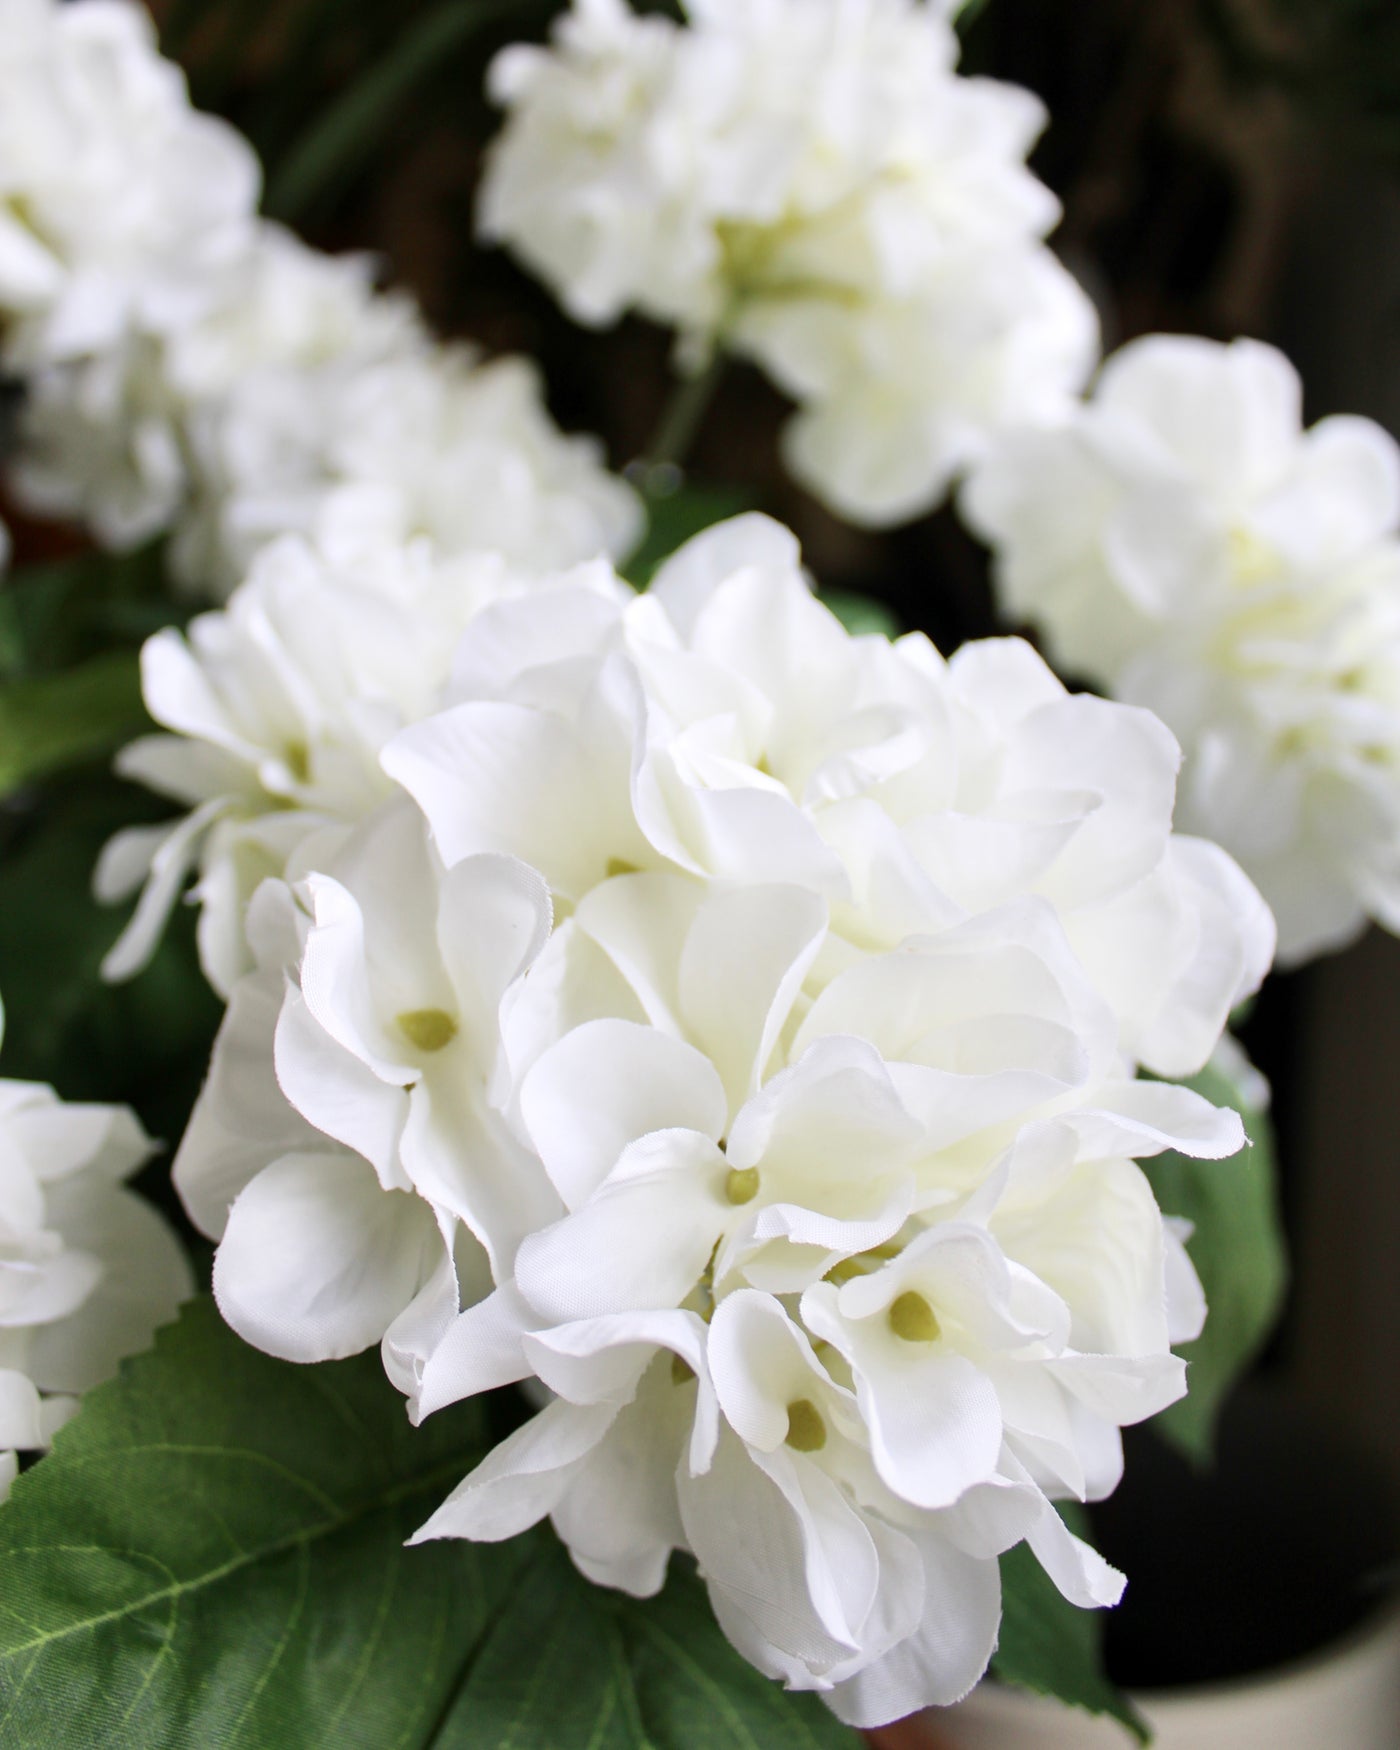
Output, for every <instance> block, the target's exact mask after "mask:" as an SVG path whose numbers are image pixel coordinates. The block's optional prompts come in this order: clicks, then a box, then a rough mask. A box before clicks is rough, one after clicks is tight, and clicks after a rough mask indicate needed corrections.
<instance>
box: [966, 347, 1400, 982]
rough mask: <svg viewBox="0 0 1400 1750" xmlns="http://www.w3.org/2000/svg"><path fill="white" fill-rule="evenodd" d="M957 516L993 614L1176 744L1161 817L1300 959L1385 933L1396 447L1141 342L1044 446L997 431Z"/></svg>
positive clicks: (1397, 748)
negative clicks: (998, 611)
mask: <svg viewBox="0 0 1400 1750" xmlns="http://www.w3.org/2000/svg"><path fill="white" fill-rule="evenodd" d="M964 504H965V508H966V510H967V512H968V514H969V516H970V518H971V520H972V522H973V524H974V526H976V527H977V528H979V529H980V531H981V532H982V533H983V534H984V535H985V536H986V538H987V539H988V540H989V541H990V542H991V543H992V544H993V547H994V549H995V554H996V575H997V581H998V588H999V591H1000V595H1001V600H1002V603H1003V605H1004V607H1005V609H1006V611H1007V612H1008V613H1009V614H1010V615H1012V616H1013V617H1015V618H1017V619H1020V620H1026V621H1030V622H1033V623H1034V624H1035V626H1036V627H1037V628H1038V629H1039V630H1040V631H1041V633H1042V634H1043V635H1044V638H1045V641H1046V646H1047V648H1048V650H1049V651H1050V653H1051V655H1052V657H1053V658H1054V660H1055V661H1056V662H1057V664H1059V665H1060V667H1061V668H1062V669H1063V670H1064V671H1065V672H1067V673H1071V674H1075V675H1078V676H1081V677H1083V678H1084V679H1086V680H1089V681H1091V682H1093V683H1095V684H1097V685H1099V686H1101V687H1103V688H1105V689H1106V690H1108V691H1110V692H1111V693H1112V694H1113V695H1114V696H1115V697H1116V698H1119V699H1123V700H1128V701H1132V702H1134V703H1136V704H1140V705H1145V706H1147V707H1149V708H1150V709H1151V710H1153V711H1154V712H1156V713H1157V714H1158V715H1159V716H1160V717H1161V718H1162V719H1163V720H1164V721H1165V722H1166V723H1167V724H1169V725H1170V727H1171V728H1172V730H1173V731H1174V732H1175V734H1176V735H1177V737H1178V738H1179V739H1180V741H1181V743H1182V746H1183V748H1184V749H1185V751H1186V765H1185V770H1184V774H1183V782H1182V787H1181V797H1180V803H1179V808H1178V818H1179V819H1180V820H1181V821H1182V823H1183V824H1184V825H1186V826H1187V827H1189V829H1190V830H1192V831H1195V832H1200V833H1203V834H1205V835H1207V836H1209V837H1210V838H1212V839H1215V840H1217V841H1218V842H1219V843H1221V844H1223V845H1225V846H1227V847H1228V848H1229V849H1230V850H1231V851H1232V852H1233V853H1234V855H1235V856H1236V857H1238V859H1239V860H1240V862H1241V863H1242V864H1243V866H1244V867H1245V868H1246V869H1247V870H1248V871H1249V873H1250V875H1251V876H1252V877H1253V879H1254V880H1255V881H1256V882H1257V883H1258V884H1259V887H1260V888H1261V889H1262V891H1263V893H1264V895H1265V897H1266V898H1267V899H1268V901H1269V903H1270V904H1271V906H1272V907H1273V909H1274V911H1275V913H1276V915H1277V918H1278V924H1279V954H1280V959H1281V960H1282V961H1284V962H1290V963H1297V962H1299V961H1302V960H1305V959H1307V958H1309V957H1310V956H1311V955H1313V954H1316V953H1318V952H1320V951H1322V950H1324V949H1328V948H1334V947H1337V946H1340V945H1341V944H1343V943H1345V942H1346V941H1348V940H1350V939H1351V938H1352V937H1354V936H1355V935H1357V934H1358V933H1359V932H1360V930H1361V929H1362V928H1363V927H1364V925H1365V923H1366V920H1367V918H1368V917H1374V918H1376V919H1378V920H1379V921H1380V922H1382V923H1384V924H1385V925H1386V926H1387V927H1388V928H1391V929H1396V928H1400V538H1397V537H1400V450H1397V447H1396V445H1395V443H1394V441H1393V439H1391V438H1390V437H1389V436H1388V435H1387V434H1386V433H1385V432H1384V431H1382V430H1381V429H1380V427H1378V426H1376V425H1373V424H1372V423H1371V422H1370V421H1369V420H1364V419H1354V418H1340V417H1339V418H1330V419H1324V420H1322V421H1321V422H1320V423H1319V424H1317V425H1315V426H1313V427H1312V428H1311V429H1309V430H1306V431H1305V430H1304V429H1303V427H1302V422H1301V390H1300V386H1299V382H1298V378H1297V375H1296V373H1295V372H1294V371H1293V369H1292V367H1291V366H1290V365H1289V363H1288V362H1287V360H1286V359H1284V358H1283V357H1282V355H1281V354H1279V353H1277V352H1275V351H1274V350H1273V349H1272V348H1269V347H1265V346H1261V345H1258V344H1256V343H1253V342H1250V341H1236V342H1234V343H1233V344H1232V345H1229V346H1221V345H1217V344H1215V343H1212V342H1208V341H1204V340H1195V339H1186V338H1173V337H1153V338H1151V339H1148V340H1143V341H1138V342H1136V343H1134V344H1133V345H1131V346H1128V347H1125V348H1124V349H1123V351H1122V352H1121V353H1119V354H1118V355H1117V356H1116V357H1115V358H1113V359H1112V360H1110V361H1109V363H1108V365H1107V366H1106V367H1105V369H1104V371H1103V374H1102V376H1101V378H1100V380H1099V383H1098V386H1097V388H1096V390H1095V392H1094V395H1093V397H1092V399H1091V400H1090V401H1089V402H1088V403H1087V404H1086V405H1085V407H1084V408H1083V410H1082V412H1081V413H1080V414H1079V415H1078V416H1077V417H1076V418H1075V419H1074V420H1072V421H1070V422H1067V423H1066V424H1064V425H1063V426H1062V427H1061V428H1060V429H1058V430H1056V431H1054V432H1048V431H1047V432H1039V433H1031V432H1027V433H1023V434H1020V435H1018V436H1016V437H1014V438H1011V439H1009V440H1008V441H1007V442H1006V443H1005V444H1004V445H1003V446H1002V447H1001V448H1000V449H998V451H997V452H996V453H995V454H994V455H993V457H992V458H991V459H990V460H989V461H988V462H987V463H986V465H985V466H984V467H983V468H982V469H981V470H980V471H979V473H978V474H977V475H975V476H974V478H973V479H972V480H971V482H970V483H969V487H968V489H967V491H966V494H965V498H964Z"/></svg>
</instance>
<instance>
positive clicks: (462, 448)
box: [173, 299, 642, 595]
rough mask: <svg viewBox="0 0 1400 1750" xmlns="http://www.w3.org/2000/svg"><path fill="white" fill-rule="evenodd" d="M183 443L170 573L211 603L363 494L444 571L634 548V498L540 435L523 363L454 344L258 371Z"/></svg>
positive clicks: (559, 435) (542, 415) (581, 452)
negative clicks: (443, 562)
mask: <svg viewBox="0 0 1400 1750" xmlns="http://www.w3.org/2000/svg"><path fill="white" fill-rule="evenodd" d="M380 302H381V303H382V302H383V300H382V299H381V300H380ZM188 430H189V443H190V447H191V451H192V454H193V479H194V496H193V499H192V501H191V504H190V506H189V508H188V510H187V512H186V513H185V515H184V516H183V517H182V518H181V520H180V521H179V523H178V524H177V527H176V531H175V541H174V547H173V560H174V563H175V565H176V568H177V570H178V572H179V573H180V575H181V577H182V578H183V579H184V580H185V581H186V582H187V583H188V584H190V585H192V586H194V587H198V588H200V589H203V590H206V591H210V592H212V593H215V594H220V595H223V594H226V593H227V591H228V589H229V587H230V586H231V585H232V584H233V583H235V582H237V581H238V579H239V578H240V577H242V575H243V574H244V571H245V569H246V567H247V566H248V565H249V563H250V562H251V560H252V558H253V556H254V555H255V554H256V553H257V551H258V549H259V548H260V547H261V546H263V545H264V544H265V543H266V542H267V541H268V540H269V539H271V538H273V537H275V536H277V535H279V534H282V533H284V532H288V531H295V532H302V533H305V532H309V531H310V530H312V529H313V528H314V527H315V524H316V521H317V518H318V517H319V515H320V514H321V511H322V508H323V507H324V505H325V504H326V502H327V501H328V499H331V498H333V497H334V496H335V495H336V494H338V493H339V492H341V491H342V490H343V489H344V488H346V487H347V486H350V487H359V486H363V487H369V488H372V489H374V491H375V492H377V493H378V494H380V495H382V496H383V498H384V499H386V500H387V501H389V502H390V504H391V507H392V514H393V518H394V523H395V527H396V530H397V534H398V537H399V538H400V539H402V540H405V541H407V540H412V539H416V538H420V537H426V538H427V539H429V540H431V541H432V543H433V545H434V546H435V547H436V549H437V550H438V552H439V553H440V554H441V555H442V556H443V557H444V558H455V557H457V556H459V555H462V554H467V553H485V552H491V553H498V554H500V555H502V556H503V557H505V558H506V559H507V560H509V561H510V562H511V563H512V564H513V565H517V566H521V567H524V568H527V569H533V570H535V571H538V572H548V571H552V570H555V569H559V568H562V567H566V566H569V565H574V564H577V563H580V562H582V561H584V560H588V559H592V558H594V557H595V556H597V555H599V554H605V555H610V556H612V557H613V558H615V559H616V558H621V557H622V556H623V555H624V554H626V553H627V552H629V551H630V550H631V549H632V547H634V546H635V544H636V542H637V540H638V538H639V536H640V534H641V527H642V513H641V505H640V501H639V500H638V498H637V496H636V494H635V493H634V492H633V490H632V488H631V487H630V486H628V485H627V484H626V483H625V482H624V481H623V480H621V479H619V478H618V477H617V476H616V475H613V474H610V473H608V471H607V469H606V468H605V467H604V465H603V459H602V455H601V451H600V446H599V444H598V443H597V441H596V439H593V438H590V437H585V436H566V435H565V434H564V433H563V432H561V431H560V430H559V428H558V427H557V426H556V425H555V424H554V422H553V420H552V419H551V418H550V415H549V411H548V409H547V407H546V405H545V399H544V393H543V385H542V383H541V381H540V375H539V372H538V370H537V369H536V368H535V366H534V365H533V364H532V363H531V362H530V361H529V360H527V359H524V358H499V359H494V360H484V359H481V358H480V357H479V356H478V355H477V353H476V352H475V350H474V349H473V348H470V347H467V346H464V345H460V344H459V345H453V346H439V345H432V346H427V345H422V346H412V347H400V348H398V349H396V350H392V351H386V352H384V353H383V354H382V355H381V356H378V357H367V356H364V355H356V354H355V353H353V352H350V353H347V352H341V353H338V354H331V355H329V356H327V357H325V358H324V359H323V360H321V361H319V362H316V363H312V364H308V365H306V366H304V367H303V368H301V369H299V370H296V371H291V372H288V371H286V370H283V369H281V368H279V367H278V365H277V364H276V361H275V360H268V361H258V363H257V366H256V368H254V369H251V370H248V371H245V372H243V373H241V374H240V376H239V378H238V381H237V382H236V383H235V384H233V385H231V387H230V389H229V391H228V392H227V393H226V394H223V395H220V396H210V397H206V398H205V399H204V400H203V401H202V402H201V403H200V404H199V405H198V408H197V410H196V411H195V413H194V414H193V415H192V416H191V419H190V421H189V427H188Z"/></svg>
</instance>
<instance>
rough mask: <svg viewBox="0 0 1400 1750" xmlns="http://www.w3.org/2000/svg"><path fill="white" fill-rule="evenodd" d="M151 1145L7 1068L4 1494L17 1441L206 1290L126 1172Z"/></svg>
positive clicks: (33, 1439)
mask: <svg viewBox="0 0 1400 1750" xmlns="http://www.w3.org/2000/svg"><path fill="white" fill-rule="evenodd" d="M0 1030H3V1016H0ZM150 1154H151V1143H150V1140H149V1138H148V1137H147V1136H146V1135H145V1134H144V1132H143V1131H142V1129H141V1126H140V1125H139V1124H138V1123H137V1122H136V1119H135V1118H134V1117H133V1115H132V1114H131V1113H130V1112H129V1111H128V1110H127V1109H126V1107H124V1106H89V1105H76V1104H72V1103H69V1102H65V1101H62V1100H59V1099H58V1098H57V1097H56V1096H55V1094H54V1092H53V1089H52V1088H47V1087H43V1086H40V1085H39V1084H38V1083H35V1082H18V1081H12V1080H5V1079H0V1498H3V1496H4V1495H5V1493H7V1492H8V1490H9V1487H10V1484H11V1483H12V1482H13V1481H14V1477H15V1472H16V1469H17V1468H18V1460H17V1454H18V1453H19V1452H34V1451H40V1450H42V1449H43V1448H45V1447H47V1446H48V1445H49V1443H50V1441H51V1440H52V1438H53V1435H54V1432H55V1430H56V1429H58V1428H60V1427H61V1426H62V1425H63V1423H64V1422H66V1421H67V1420H68V1418H69V1417H70V1416H71V1415H72V1414H73V1412H74V1411H75V1410H76V1409H77V1400H78V1395H79V1394H80V1393H82V1392H85V1391H87V1390H88V1389H89V1387H91V1386H94V1385H97V1384H99V1383H100V1382H101V1381H102V1380H104V1379H107V1378H109V1377H110V1376H111V1375H112V1374H113V1373H115V1372H116V1369H117V1363H118V1362H119V1361H121V1360H122V1359H123V1357H125V1356H127V1355H131V1354H134V1353H135V1352H136V1351H137V1350H139V1349H143V1348H145V1346H146V1345H147V1344H148V1343H149V1342H150V1339H151V1336H152V1333H153V1332H154V1331H155V1329H156V1327H157V1326H158V1325H161V1324H164V1323H165V1322H166V1321H167V1320H169V1319H171V1318H173V1317H174V1314H175V1309H176V1307H177V1306H178V1305H179V1303H180V1302H181V1301H182V1300H184V1299H185V1298H186V1297H187V1296H189V1295H190V1294H192V1293H193V1291H194V1284H193V1282H192V1281H191V1278H190V1272H189V1266H188V1265H187V1264H186V1262H185V1256H184V1252H183V1251H182V1250H181V1247H180V1244H179V1242H178V1240H177V1239H176V1238H175V1235H174V1233H173V1232H172V1231H171V1230H170V1228H169V1227H168V1226H167V1225H166V1223H165V1221H164V1220H163V1218H162V1217H161V1216H159V1215H158V1214H157V1213H156V1211H155V1210H154V1209H152V1208H151V1207H150V1205H149V1204H147V1203H146V1202H144V1201H143V1200H142V1199H141V1198H140V1197H138V1196H136V1195H135V1193H134V1192H132V1191H129V1190H127V1189H126V1187H125V1185H124V1183H123V1181H124V1180H126V1179H127V1178H129V1177H130V1176H131V1174H132V1173H134V1172H135V1171H136V1169H137V1168H138V1167H139V1166H141V1164H142V1163H143V1162H144V1161H145V1160H146V1159H147V1158H148V1157H149V1155H150Z"/></svg>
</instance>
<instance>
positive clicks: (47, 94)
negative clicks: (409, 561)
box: [0, 0, 640, 596]
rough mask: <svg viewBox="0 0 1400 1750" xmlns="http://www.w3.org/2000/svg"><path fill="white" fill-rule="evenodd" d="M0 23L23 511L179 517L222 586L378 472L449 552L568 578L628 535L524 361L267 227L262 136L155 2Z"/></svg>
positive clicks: (596, 471) (610, 482)
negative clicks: (212, 94)
mask: <svg viewBox="0 0 1400 1750" xmlns="http://www.w3.org/2000/svg"><path fill="white" fill-rule="evenodd" d="M0 19H3V21H4V23H5V26H6V29H5V33H4V34H5V41H4V44H3V46H0V363H3V365H4V367H5V368H6V369H7V370H8V371H9V372H11V373H14V374H17V375H19V376H20V377H21V378H22V379H23V381H24V384H25V389H26V404H25V408H24V416H23V428H22V438H23V450H22V453H21V455H20V457H19V459H18V461H17V463H16V465H15V467H14V470H13V477H12V484H13V486H14V488H15V490H16V491H17V492H18V493H19V494H20V495H21V496H22V497H23V499H24V500H25V502H26V503H27V504H28V505H29V506H30V507H31V508H33V509H35V510H37V511H40V512H42V513H45V514H49V515H58V516H65V517H72V518H80V519H82V520H84V521H86V522H87V523H88V524H89V526H90V527H91V528H92V530H93V532H94V533H95V534H96V536H97V537H98V539H99V540H101V541H103V542H104V543H106V544H108V545H110V546H114V547H126V546H130V545H133V544H135V543H137V542H140V541H143V540H145V539H147V538H149V537H150V536H152V535H154V534H157V533H160V532H162V531H164V530H166V529H169V528H172V527H173V528H174V532H175V539H174V542H173V546H172V560H173V563H174V567H175V570H176V573H177V575H178V577H179V578H180V579H181V580H182V581H183V582H184V583H185V584H187V585H188V586H189V587H190V588H191V589H193V590H195V591H197V592H201V593H206V594H213V595H216V596H224V595H227V593H228V592H229V590H230V589H231V588H232V587H233V586H234V585H235V584H236V583H237V582H238V581H239V579H240V578H241V577H242V576H243V574H244V572H245V570H246V568H247V565H248V563H249V561H250V560H251V558H252V556H253V554H254V553H255V552H256V550H257V548H258V547H259V546H260V545H261V544H262V543H263V542H264V541H266V540H268V539H269V538H272V537H274V536H276V535H278V534H281V533H284V532H286V531H287V530H289V529H301V530H305V529H307V528H309V527H310V526H311V525H312V524H313V523H314V521H315V517H316V514H317V511H318V509H319V506H320V503H321V501H322V500H323V499H324V498H325V497H326V496H327V495H328V494H331V493H334V492H335V491H336V490H337V489H338V488H340V487H341V486H343V485H346V484H354V483H357V482H360V481H364V480H369V481H371V482H373V483H374V484H376V485H381V486H383V487H384V488H386V489H388V488H393V489H394V490H395V491H396V492H397V494H398V500H399V505H398V511H399V517H400V521H401V526H402V530H403V533H404V534H406V535H407V534H423V535H428V536H430V537H431V538H432V539H433V540H434V541H435V542H436V543H437V544H438V546H439V547H440V548H441V549H442V551H443V552H444V553H450V554H458V553H463V552H468V551H485V550H499V551H503V552H505V553H507V554H508V555H509V556H510V557H512V558H513V559H515V560H517V561H518V562H520V563H521V564H525V565H536V566H542V567H553V566H558V565H566V564H571V563H574V562H576V561H578V560H582V559H587V558H590V557H592V556H593V555H594V554H596V553H599V552H608V553H611V554H614V555H617V554H620V553H622V552H624V551H625V550H626V549H627V548H628V547H629V546H630V545H631V544H632V543H633V542H634V540H635V538H636V536H637V533H638V529H639V522H640V512H639V507H638V505H637V502H636V499H635V497H634V495H633V494H632V492H631V490H630V489H629V488H628V487H627V486H626V485H624V484H623V482H622V481H620V480H618V479H615V478H613V477H612V476H610V475H609V474H608V473H607V472H606V471H605V469H604V468H603V466H602V463H601V459H600V456H599V454H598V449H597V446H596V444H594V443H593V442H592V440H589V439H580V438H572V439H571V438H566V437H564V436H563V434H561V433H560V432H559V431H558V429H557V428H556V427H555V426H554V424H553V422H552V421H551V419H550V417H549V415H548V413H547V411H546V409H545V405H544V400H543V396H542V394H541V391H540V384H539V381H538V378H537V375H536V374H535V372H534V371H533V369H532V368H531V367H530V366H529V365H528V364H527V363H526V362H525V361H523V360H518V359H507V360H501V361H499V362H497V363H495V364H490V365H482V364H479V363H478V362H477V360H476V358H475V355H474V354H473V353H472V352H471V351H470V350H469V349H466V348H451V347H448V348H445V347H443V346H441V345H439V344H438V343H437V342H435V341H434V340H433V339H432V337H431V336H430V335H429V334H428V333H427V331H426V329H425V328H424V325H423V322H422V320H421V317H420V316H419V314H418V312H417V310H416V309H415V308H414V306H413V305H412V303H411V302H410V301H409V300H408V299H406V298H403V297H398V296H394V295H386V294H384V293H381V292H379V291H377V290H376V289H375V286H374V283H373V274H372V264H371V263H370V262H369V261H368V260H367V259H363V258H356V257H349V258H336V257H331V256H326V255H322V254H319V253H318V252H316V251H315V250H311V249H308V248H306V247H305V246H304V245H302V244H300V243H298V242H297V241H296V239H295V238H293V237H292V236H290V235H289V234H288V233H286V232H285V231H283V230H282V229H281V228H280V227H279V226H276V225H273V224H271V223H268V222H267V221H264V220H261V219H259V218H258V217H257V212H256V206H257V196H258V185H259V174H258V168H257V164H256V161H255V160H254V158H253V156H252V153H251V151H250V149H249V147H248V146H247V143H246V142H245V141H243V140H242V139H241V138H240V137H239V136H238V135H237V134H236V133H235V132H234V130H232V129H231V128H229V127H228V126H227V124H225V123H223V122H221V121H218V120H217V119H214V118H211V117H206V116H202V115H199V114H198V113H196V112H195V111H194V110H192V109H191V108H190V106H189V101H188V96H187V93H186V90H185V85H184V79H183V76H182V74H181V73H180V71H179V69H178V68H176V67H175V66H173V65H172V64H171V63H170V62H168V61H165V60H163V59H161V57H160V56H159V54H158V53H157V52H156V48H155V42H154V32H153V30H152V28H151V23H150V20H149V18H148V16H147V15H146V13H145V12H144V11H143V10H142V9H141V8H140V7H139V6H136V5H134V4H131V3H129V0H74V3H73V4H59V3H58V0H4V10H3V12H0Z"/></svg>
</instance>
